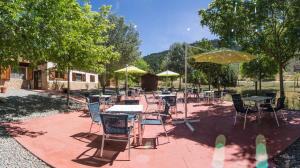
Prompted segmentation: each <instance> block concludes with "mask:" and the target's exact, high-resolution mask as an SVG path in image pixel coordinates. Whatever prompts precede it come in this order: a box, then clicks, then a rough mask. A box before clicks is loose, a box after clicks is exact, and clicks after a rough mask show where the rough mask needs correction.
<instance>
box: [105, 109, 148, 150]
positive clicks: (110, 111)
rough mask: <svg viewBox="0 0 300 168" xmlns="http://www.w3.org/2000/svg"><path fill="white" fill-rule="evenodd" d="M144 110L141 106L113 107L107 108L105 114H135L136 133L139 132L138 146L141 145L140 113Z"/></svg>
mask: <svg viewBox="0 0 300 168" xmlns="http://www.w3.org/2000/svg"><path fill="white" fill-rule="evenodd" d="M143 110H144V106H143V105H113V106H112V107H110V108H108V109H107V110H106V112H109V113H124V114H137V115H138V123H139V124H138V132H139V145H142V140H143V137H142V125H141V123H142V119H143V118H142V113H143Z"/></svg>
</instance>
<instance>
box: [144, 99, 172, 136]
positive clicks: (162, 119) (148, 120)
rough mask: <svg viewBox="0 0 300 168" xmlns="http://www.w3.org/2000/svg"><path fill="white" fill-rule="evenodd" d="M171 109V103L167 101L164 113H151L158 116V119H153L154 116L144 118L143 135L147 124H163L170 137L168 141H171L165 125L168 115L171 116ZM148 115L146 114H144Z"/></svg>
mask: <svg viewBox="0 0 300 168" xmlns="http://www.w3.org/2000/svg"><path fill="white" fill-rule="evenodd" d="M169 109H170V105H169V103H167V102H165V109H164V111H163V113H151V115H152V116H156V117H157V119H153V118H145V119H143V120H142V123H141V125H142V135H144V130H145V126H146V125H161V126H162V127H163V129H164V131H165V135H166V137H167V138H168V142H170V139H169V136H168V133H167V130H166V127H165V122H166V119H167V117H171V115H170V113H169ZM144 116H146V115H144Z"/></svg>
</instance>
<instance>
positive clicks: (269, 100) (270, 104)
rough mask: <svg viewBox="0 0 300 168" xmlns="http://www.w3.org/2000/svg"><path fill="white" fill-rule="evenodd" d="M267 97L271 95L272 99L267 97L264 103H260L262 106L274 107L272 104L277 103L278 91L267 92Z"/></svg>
mask: <svg viewBox="0 0 300 168" xmlns="http://www.w3.org/2000/svg"><path fill="white" fill-rule="evenodd" d="M265 95H266V96H267V97H271V99H267V100H266V101H265V102H264V103H263V104H260V107H261V108H272V105H274V104H275V98H276V93H272V92H270V93H266V94H265Z"/></svg>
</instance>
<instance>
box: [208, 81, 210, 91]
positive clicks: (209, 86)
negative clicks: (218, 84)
mask: <svg viewBox="0 0 300 168" xmlns="http://www.w3.org/2000/svg"><path fill="white" fill-rule="evenodd" d="M208 90H210V82H209V83H208Z"/></svg>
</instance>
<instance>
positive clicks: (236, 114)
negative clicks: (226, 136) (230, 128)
mask: <svg viewBox="0 0 300 168" xmlns="http://www.w3.org/2000/svg"><path fill="white" fill-rule="evenodd" d="M236 118H237V114H235V116H234V124H233V125H235V124H236Z"/></svg>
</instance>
